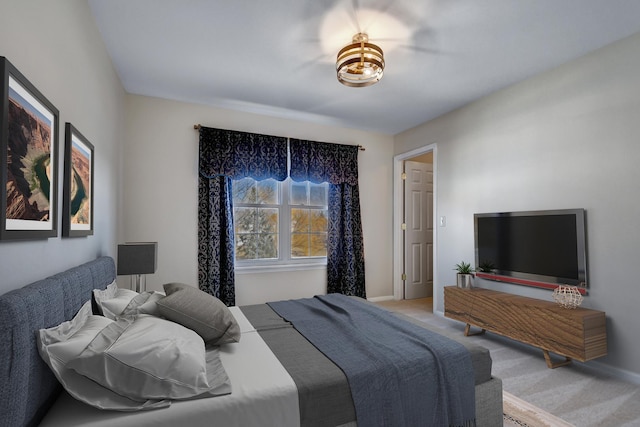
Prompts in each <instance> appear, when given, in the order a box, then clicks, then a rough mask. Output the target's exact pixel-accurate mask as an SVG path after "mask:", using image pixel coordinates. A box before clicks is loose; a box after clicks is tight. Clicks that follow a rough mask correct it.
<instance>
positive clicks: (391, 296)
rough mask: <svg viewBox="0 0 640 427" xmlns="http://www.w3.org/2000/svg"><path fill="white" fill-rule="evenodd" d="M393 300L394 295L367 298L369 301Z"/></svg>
mask: <svg viewBox="0 0 640 427" xmlns="http://www.w3.org/2000/svg"><path fill="white" fill-rule="evenodd" d="M391 300H393V295H388V296H386V297H373V298H367V301H370V302H380V301H391Z"/></svg>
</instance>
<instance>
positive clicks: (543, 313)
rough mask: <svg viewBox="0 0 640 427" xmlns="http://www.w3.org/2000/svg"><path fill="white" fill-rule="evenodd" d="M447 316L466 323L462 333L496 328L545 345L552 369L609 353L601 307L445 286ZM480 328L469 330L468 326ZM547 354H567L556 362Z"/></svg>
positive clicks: (548, 363) (545, 355) (547, 360)
mask: <svg viewBox="0 0 640 427" xmlns="http://www.w3.org/2000/svg"><path fill="white" fill-rule="evenodd" d="M444 315H445V316H446V317H449V318H451V319H455V320H459V321H461V322H465V323H466V327H465V330H464V335H465V336H469V335H477V334H481V333H484V332H485V330H486V331H490V332H494V333H496V334H499V335H503V336H505V337H508V338H512V339H514V340H517V341H521V342H524V343H526V344H530V345H532V346H534V347H539V348H541V349H542V351H543V354H544V358H545V360H546V362H547V366H548V367H549V368H557V367H558V366H563V365H567V364H569V363H571V360H572V359H575V360H579V361H581V362H586V361H587V360H591V359H595V358H597V357H602V356H605V355H606V354H607V328H606V318H605V313H604V312H603V311H597V310H590V309H587V308H581V307H578V308H576V309H568V308H563V307H561V306H560V305H558V304H556V303H554V302H551V301H543V300H539V299H535V298H528V297H523V296H519V295H513V294H508V293H505V292H498V291H493V290H490V289H482V288H468V289H462V288H458V287H456V286H446V287H445V288H444ZM471 326H476V327H478V328H481V329H482V331H479V332H475V333H470V327H471ZM549 352H553V353H557V354H559V355H561V356H564V357H565V360H564V361H562V362H556V363H554V362H552V361H551V358H550V356H549Z"/></svg>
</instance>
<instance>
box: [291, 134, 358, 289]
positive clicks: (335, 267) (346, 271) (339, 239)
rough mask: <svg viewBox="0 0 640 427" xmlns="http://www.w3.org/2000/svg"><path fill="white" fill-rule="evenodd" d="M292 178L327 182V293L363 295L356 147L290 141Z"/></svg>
mask: <svg viewBox="0 0 640 427" xmlns="http://www.w3.org/2000/svg"><path fill="white" fill-rule="evenodd" d="M289 150H290V156H291V171H290V176H291V179H293V180H294V181H311V182H314V183H321V182H325V181H326V182H329V218H328V220H329V222H328V236H327V293H341V294H344V295H355V296H359V297H362V298H366V290H365V278H364V244H363V238H362V220H361V217H360V193H359V191H358V147H357V146H353V145H340V144H328V143H324V142H314V141H302V140H298V139H291V140H290V141H289Z"/></svg>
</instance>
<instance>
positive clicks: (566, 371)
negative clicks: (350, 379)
mask: <svg viewBox="0 0 640 427" xmlns="http://www.w3.org/2000/svg"><path fill="white" fill-rule="evenodd" d="M377 304H378V305H380V306H382V307H385V308H387V309H388V310H392V311H398V312H401V313H404V314H406V315H408V316H412V317H415V318H417V319H419V320H421V321H423V322H426V323H431V324H434V325H436V326H439V327H443V328H447V329H451V330H454V331H459V333H460V334H461V335H463V331H464V324H463V323H461V322H457V321H453V320H451V319H447V318H444V317H441V316H437V315H434V314H433V313H432V300H431V298H425V299H418V300H404V301H382V302H378V303H377ZM466 339H469V340H473V341H474V342H476V343H478V344H479V345H482V346H484V347H486V348H487V349H489V351H490V353H491V358H492V360H493V374H494V375H495V376H497V377H499V378H501V379H502V384H503V390H504V391H506V392H508V393H510V394H512V395H513V396H515V397H517V398H519V399H521V400H523V401H525V402H528V403H530V404H532V405H534V406H536V407H539V408H541V409H542V410H544V411H546V412H548V413H550V414H552V415H554V416H555V417H558V418H560V419H561V420H564V421H566V422H568V423H569V424H573V425H574V426H576V427H640V387H639V386H638V385H635V384H632V383H628V382H625V381H621V380H619V379H617V378H614V377H611V376H608V375H606V374H604V373H599V372H597V371H595V370H594V369H592V368H589V367H588V363H587V364H582V363H580V362H573V363H572V364H571V365H569V366H563V367H560V368H556V369H549V368H547V365H546V363H545V361H544V358H543V356H542V351H541V350H540V349H537V348H534V347H531V346H528V345H525V344H522V343H519V342H517V341H514V340H510V339H508V338H503V337H501V336H498V335H495V334H492V333H489V332H487V333H486V334H484V335H480V336H470V337H467V338H466ZM542 425H544V424H542ZM530 427H537V426H530Z"/></svg>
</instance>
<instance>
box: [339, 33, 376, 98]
mask: <svg viewBox="0 0 640 427" xmlns="http://www.w3.org/2000/svg"><path fill="white" fill-rule="evenodd" d="M336 73H337V75H338V81H339V82H340V83H342V84H343V85H345V86H351V87H364V86H371V85H372V84H375V83H377V82H379V81H380V79H381V78H382V75H383V74H384V54H383V52H382V49H380V46H378V45H375V44H373V43H369V36H368V35H367V34H366V33H358V34H356V35H355V36H353V43H351V44H349V45H347V46H345V47H344V48H342V49H341V50H340V52H338V57H337V60H336Z"/></svg>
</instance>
